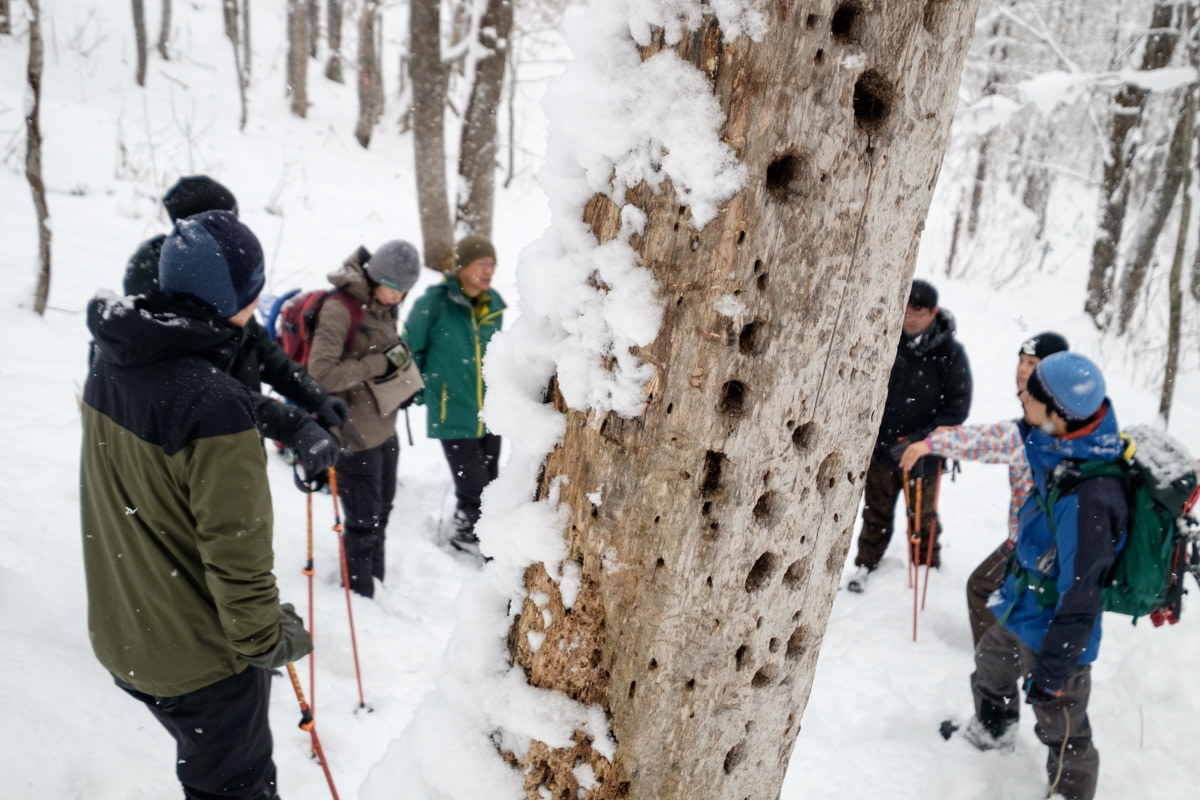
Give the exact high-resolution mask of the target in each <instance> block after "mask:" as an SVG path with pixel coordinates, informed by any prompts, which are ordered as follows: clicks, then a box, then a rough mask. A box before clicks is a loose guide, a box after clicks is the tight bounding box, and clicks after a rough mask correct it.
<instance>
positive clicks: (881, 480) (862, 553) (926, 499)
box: [854, 459, 942, 569]
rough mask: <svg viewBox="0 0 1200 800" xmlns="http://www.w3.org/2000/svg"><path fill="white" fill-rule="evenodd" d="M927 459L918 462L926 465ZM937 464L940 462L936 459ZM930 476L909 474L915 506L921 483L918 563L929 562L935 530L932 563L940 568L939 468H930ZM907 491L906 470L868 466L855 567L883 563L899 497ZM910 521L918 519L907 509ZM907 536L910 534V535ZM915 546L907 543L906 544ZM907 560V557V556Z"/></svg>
mask: <svg viewBox="0 0 1200 800" xmlns="http://www.w3.org/2000/svg"><path fill="white" fill-rule="evenodd" d="M926 461H930V462H932V461H933V459H924V460H922V461H920V462H918V465H919V466H924V464H925V462H926ZM935 463H936V462H935ZM928 472H929V474H928V475H919V476H917V475H914V474H912V473H910V474H909V479H908V497H909V502H912V503H913V504H914V505H915V504H916V502H917V488H916V487H917V483H918V482H920V484H921V530H920V533H919V534H918V540H919V544H918V547H917V551H918V552H917V554H916V556H917V558H916V561H917V563H918V564H924V563H925V562H926V561H929V560H930V559H929V536H930V534H931V532H933V531H934V529H935V527H936V533H933V559H932V561H931V562H930V565H931V566H934V567H939V566H941V563H942V546H941V543H940V541H939V539H940V538H941V534H942V526H941V521H940V520H938V518H937V506H936V503H937V481H938V474H937V471H936V469H933V468H930V469H929V470H928ZM903 492H904V473H902V472H900V471H899V470H898V469H891V468H890V467H888V466H886V465H884V464H880V463H878V462H876V461H872V462H871V465H870V466H869V467H868V468H867V481H866V488H865V493H864V494H865V503H864V505H863V512H862V530H860V531H859V533H858V554H857V555H856V556H855V557H854V564H855V566H860V567H866V568H867V569H875V567H877V566H879V561H880V559H882V558H883V554H884V552H885V551H886V550H887V547H888V542H890V541H891V540H892V520H893V518H894V517H895V514H896V498H897V497H899V496H900V495H901V494H903ZM907 513H908V514H909V515H910V521H914V520H913V517H914V516H915V515H914V514H913V510H912V509H908V512H907ZM906 538H907V534H906ZM911 546H912V545H911V544H909V543H908V542H905V547H911ZM905 558H906V560H907V556H906V557H905Z"/></svg>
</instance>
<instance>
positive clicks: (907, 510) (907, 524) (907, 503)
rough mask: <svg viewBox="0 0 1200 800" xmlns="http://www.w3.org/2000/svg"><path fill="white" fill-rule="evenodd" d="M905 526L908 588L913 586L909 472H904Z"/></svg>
mask: <svg viewBox="0 0 1200 800" xmlns="http://www.w3.org/2000/svg"><path fill="white" fill-rule="evenodd" d="M903 478H904V524H905V529H906V535H907V536H908V547H907V548H906V549H907V550H908V587H909V588H910V589H911V588H912V585H913V544H912V498H911V497H910V496H909V485H908V470H904V474H903Z"/></svg>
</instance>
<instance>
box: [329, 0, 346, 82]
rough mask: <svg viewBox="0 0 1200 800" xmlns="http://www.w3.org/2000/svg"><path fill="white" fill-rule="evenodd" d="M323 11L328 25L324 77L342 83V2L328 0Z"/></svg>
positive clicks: (340, 0) (339, 0)
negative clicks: (327, 58)
mask: <svg viewBox="0 0 1200 800" xmlns="http://www.w3.org/2000/svg"><path fill="white" fill-rule="evenodd" d="M325 9H326V22H327V24H328V25H329V32H328V33H327V36H328V38H329V61H328V62H327V63H326V64H325V77H326V78H328V79H329V80H331V81H336V82H338V83H342V82H343V81H344V78H343V77H342V53H341V51H342V0H329V4H328V5H327V6H326V7H325Z"/></svg>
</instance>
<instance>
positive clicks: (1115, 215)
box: [1083, 2, 1178, 330]
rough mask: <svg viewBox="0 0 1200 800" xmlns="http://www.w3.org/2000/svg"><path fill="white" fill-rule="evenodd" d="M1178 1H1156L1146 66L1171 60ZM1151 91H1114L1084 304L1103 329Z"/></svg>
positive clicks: (1131, 88)
mask: <svg viewBox="0 0 1200 800" xmlns="http://www.w3.org/2000/svg"><path fill="white" fill-rule="evenodd" d="M1174 5H1175V4H1174V3H1167V2H1158V3H1155V5H1154V9H1153V11H1152V12H1151V14H1150V17H1151V19H1150V29H1151V32H1150V35H1149V36H1147V38H1146V49H1145V52H1144V53H1143V54H1142V69H1144V70H1148V69H1161V68H1162V67H1165V66H1167V64H1169V63H1170V61H1171V55H1172V54H1173V53H1174V52H1175V41H1176V39H1177V37H1178V31H1172V30H1170V28H1171V21H1172V14H1173V12H1174ZM1149 94H1150V92H1149V91H1148V90H1146V89H1143V88H1142V87H1140V86H1135V85H1133V84H1126V85H1125V86H1123V87H1122V88H1121V90H1120V91H1118V92H1117V94H1116V96H1114V97H1113V117H1112V130H1111V131H1110V133H1109V137H1108V152H1107V153H1106V155H1105V159H1104V177H1103V178H1102V179H1101V182H1100V224H1099V230H1097V232H1096V241H1095V243H1094V244H1093V245H1092V268H1091V270H1090V271H1089V272H1088V286H1087V299H1086V300H1085V301H1084V304H1083V310H1084V311H1086V312H1087V313H1088V314H1089V315H1090V316H1091V317H1092V320H1093V321H1094V322H1095V323H1096V327H1098V328H1100V329H1101V330H1103V329H1105V328H1107V327H1108V323H1109V319H1110V318H1111V314H1112V312H1111V304H1112V300H1113V286H1114V285H1115V280H1116V272H1117V253H1118V249H1119V247H1120V244H1121V229H1122V228H1123V227H1124V224H1125V212H1126V206H1127V204H1128V201H1129V184H1128V181H1127V180H1126V172H1127V171H1128V169H1129V165H1130V163H1131V162H1132V161H1133V156H1134V149H1133V148H1132V147H1130V146H1129V145H1128V139H1129V134H1130V132H1131V131H1133V130H1134V129H1135V128H1137V127H1138V125H1139V124H1140V122H1141V119H1142V108H1143V107H1144V106H1145V104H1146V97H1147V96H1148V95H1149Z"/></svg>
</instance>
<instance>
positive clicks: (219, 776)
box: [113, 667, 279, 800]
mask: <svg viewBox="0 0 1200 800" xmlns="http://www.w3.org/2000/svg"><path fill="white" fill-rule="evenodd" d="M113 680H114V681H115V682H116V684H117V686H119V687H121V689H123V690H125V692H126V693H128V694H129V695H130V696H132V697H134V698H136V699H138V700H140V701H142V702H143V703H144V704H145V705H146V708H148V709H150V713H151V714H153V715H154V717H155V719H157V720H158V721H159V723H160V724H161V725H162V726H163V727H164V728H166V729H167V733H169V734H171V736H172V737H174V739H175V753H176V756H175V774H176V775H178V776H179V782H180V783H181V784H183V794H184V797H186V798H187V800H278V797H279V795H278V794H277V792H276V783H275V762H274V761H273V760H272V758H271V748H272V744H273V743H272V741H271V726H270V723H269V721H268V719H267V706H268V703H269V701H270V698H271V673H270V672H269V671H267V670H262V669H255V668H254V667H248V668H247V669H244V670H242V671H241V672H239V673H238V674H237V675H230V676H229V677H228V678H223V679H222V680H219V681H217V682H216V683H210V684H209V685H208V686H205V687H203V688H200V689H197V690H196V691H194V692H188V693H187V694H181V695H178V696H176V697H157V696H155V695H149V694H145V693H144V692H139V691H138V690H137V689H135V688H133V687H132V686H130V685H129V684H127V683H125V682H124V681H121V680H119V679H117V678H113Z"/></svg>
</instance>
